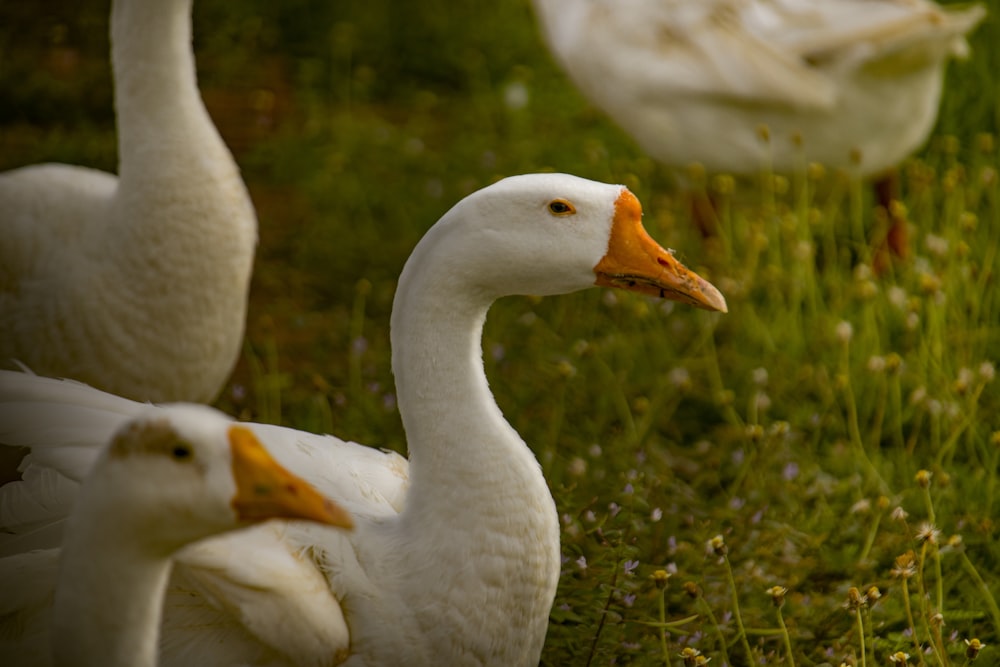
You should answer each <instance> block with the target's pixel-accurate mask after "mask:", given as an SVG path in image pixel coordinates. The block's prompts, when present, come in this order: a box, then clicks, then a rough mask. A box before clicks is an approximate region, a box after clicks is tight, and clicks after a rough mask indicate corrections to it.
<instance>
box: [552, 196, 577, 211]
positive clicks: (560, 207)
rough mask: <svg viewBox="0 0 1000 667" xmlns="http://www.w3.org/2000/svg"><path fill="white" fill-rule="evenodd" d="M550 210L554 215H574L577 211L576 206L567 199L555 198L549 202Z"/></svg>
mask: <svg viewBox="0 0 1000 667" xmlns="http://www.w3.org/2000/svg"><path fill="white" fill-rule="evenodd" d="M549 212H550V213H552V215H573V214H574V213H576V207H575V206H573V205H572V204H570V203H569V202H568V201H566V200H565V199H553V200H552V201H550V202H549Z"/></svg>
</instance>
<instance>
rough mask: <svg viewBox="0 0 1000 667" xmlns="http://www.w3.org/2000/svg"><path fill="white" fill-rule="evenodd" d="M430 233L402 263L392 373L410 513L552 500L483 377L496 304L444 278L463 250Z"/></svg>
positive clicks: (453, 277)
mask: <svg viewBox="0 0 1000 667" xmlns="http://www.w3.org/2000/svg"><path fill="white" fill-rule="evenodd" d="M435 231H436V230H432V231H431V232H430V233H428V234H427V236H426V237H425V239H424V241H422V242H421V243H420V244H419V245H418V247H417V249H416V250H415V251H414V253H413V254H412V256H411V258H410V260H409V261H408V262H407V264H406V267H405V268H404V270H403V273H402V275H401V277H400V280H399V287H398V289H397V293H396V298H395V302H394V304H393V312H392V327H391V338H392V341H391V342H392V355H393V364H392V365H393V372H394V374H395V379H396V391H397V395H398V396H397V399H398V402H399V411H400V415H401V417H402V420H403V427H404V428H405V430H406V436H407V442H408V443H409V450H410V451H409V460H410V480H411V490H410V493H409V496H408V499H407V508H408V511H409V510H412V512H410V513H411V514H420V513H422V512H424V511H427V512H439V511H441V510H442V509H443V508H441V507H437V506H436V505H438V504H441V503H443V504H444V505H446V506H453V502H457V501H458V500H459V499H458V498H447V497H445V496H444V493H445V492H446V491H447V492H448V493H450V494H456V495H457V494H463V495H469V496H471V497H473V498H475V499H476V500H479V499H480V497H482V496H492V495H493V494H495V493H497V492H502V490H503V489H508V490H509V489H510V488H511V484H513V485H515V486H517V487H529V488H530V489H531V491H532V492H533V493H536V494H540V495H544V496H545V497H546V498H548V488H547V486H546V484H545V481H544V478H543V477H542V475H541V472H540V470H539V467H538V464H537V462H536V460H535V458H534V456H533V455H532V454H531V451H530V450H529V449H528V447H527V446H526V445H525V444H524V442H523V441H522V440H521V438H520V436H519V435H518V434H517V432H516V431H514V429H513V428H512V427H511V426H510V425H509V424H508V423H507V421H506V420H505V419H504V417H503V415H502V414H501V412H500V409H499V408H498V407H497V405H496V402H495V400H494V398H493V394H492V393H491V392H490V389H489V385H488V383H487V379H486V374H485V372H484V369H483V361H482V341H481V339H482V329H483V324H484V322H485V320H486V312H487V310H488V309H489V307H490V305H491V303H492V300H493V299H492V297H490V296H488V295H486V294H485V293H483V292H481V291H480V290H478V289H476V288H475V287H474V286H471V285H470V284H468V283H467V282H465V281H463V280H462V279H461V278H459V276H461V275H463V273H465V272H463V271H461V270H458V271H454V272H452V271H450V270H449V268H448V267H449V265H451V264H452V263H453V261H454V260H455V258H456V257H457V256H460V255H461V252H462V251H461V249H460V248H454V247H453V246H450V245H448V242H449V241H450V240H451V238H449V236H448V235H445V234H435ZM442 242H443V243H442ZM459 261H460V260H459ZM484 471H485V472H486V473H487V474H486V475H484ZM483 477H486V478H487V479H481V478H483ZM466 500H467V499H466ZM433 516H435V517H438V516H440V515H439V514H434V515H433ZM435 521H438V519H437V518H435Z"/></svg>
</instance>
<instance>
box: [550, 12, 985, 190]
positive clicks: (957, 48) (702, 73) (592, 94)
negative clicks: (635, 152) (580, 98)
mask: <svg viewBox="0 0 1000 667" xmlns="http://www.w3.org/2000/svg"><path fill="white" fill-rule="evenodd" d="M534 4H535V8H536V12H537V15H538V18H539V20H540V22H541V25H542V28H543V33H544V36H545V38H546V40H547V42H548V44H549V47H550V48H551V50H552V53H553V54H554V55H555V57H556V59H557V60H558V61H559V63H560V64H561V65H562V66H563V67H564V69H565V70H566V72H567V73H568V74H569V76H570V78H571V79H572V80H573V81H574V82H575V83H576V85H577V86H579V88H580V89H581V90H582V91H583V93H584V94H585V95H586V96H587V97H588V98H589V99H590V101H591V102H593V103H594V104H595V105H596V106H598V107H599V108H601V109H602V110H603V111H604V112H606V113H607V114H608V115H609V116H611V117H612V118H613V119H614V120H615V121H617V122H618V123H619V124H620V125H621V126H622V127H623V128H624V129H625V130H626V131H627V132H629V133H630V134H631V135H632V136H633V137H634V138H635V139H636V141H637V142H638V143H639V145H640V146H641V147H642V148H643V150H645V151H646V152H647V153H649V154H650V155H651V156H652V157H654V158H656V159H657V160H660V161H661V162H663V163H664V164H666V165H668V166H671V167H686V166H688V165H689V164H692V163H700V164H701V165H703V166H704V167H705V168H706V169H708V170H709V171H717V172H718V171H721V172H728V173H736V174H752V173H756V172H757V171H759V170H761V169H765V168H772V167H773V169H774V170H775V171H777V172H785V173H789V172H792V171H793V170H797V169H801V168H802V167H804V166H805V165H806V163H808V162H819V163H822V164H825V165H827V166H829V167H833V168H839V169H844V170H847V171H849V172H851V173H853V174H856V175H859V176H872V175H878V174H880V173H881V172H884V171H885V170H887V169H889V168H891V167H894V166H895V165H897V164H898V163H899V162H901V161H902V160H903V159H904V158H905V157H906V156H908V155H909V154H910V153H912V152H913V151H915V150H916V149H918V148H919V147H920V146H921V145H922V144H923V142H924V141H925V140H926V139H927V136H928V134H929V133H930V131H931V129H932V128H933V126H934V122H935V120H936V117H937V109H938V102H939V100H940V96H941V88H942V81H943V77H944V69H945V64H946V61H947V60H948V58H949V57H951V56H955V55H964V54H965V52H966V50H967V48H968V46H967V44H966V42H965V39H964V36H965V35H966V34H967V33H969V32H970V31H971V30H972V29H973V28H974V27H975V26H976V25H977V24H978V23H979V22H980V21H981V20H982V18H983V16H984V15H985V13H986V12H985V9H984V8H983V7H982V6H981V5H972V6H966V7H963V8H958V7H941V6H938V5H937V4H935V3H933V2H930V1H929V0H534ZM762 128H766V130H767V134H768V136H769V139H768V140H767V141H764V140H763V139H762Z"/></svg>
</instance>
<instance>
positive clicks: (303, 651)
mask: <svg viewBox="0 0 1000 667" xmlns="http://www.w3.org/2000/svg"><path fill="white" fill-rule="evenodd" d="M595 284H597V285H603V286H609V287H621V288H624V289H630V290H633V291H638V292H640V293H644V294H649V295H653V296H657V297H665V298H672V299H675V300H678V301H683V302H687V303H691V304H693V305H696V306H700V307H703V308H707V309H712V310H721V311H725V309H726V306H725V301H724V299H723V298H722V296H721V295H720V294H719V293H718V291H717V290H716V289H715V288H714V287H712V286H711V285H710V284H709V283H707V282H706V281H704V280H703V279H701V278H700V277H698V276H697V275H696V274H694V273H692V272H691V271H689V270H688V269H686V268H685V267H684V266H682V265H681V264H680V263H679V262H677V260H676V259H674V257H673V255H672V254H671V253H670V252H668V251H666V250H664V249H663V248H661V247H660V246H659V245H657V244H656V243H655V242H654V241H653V240H652V239H651V238H650V237H649V236H648V235H647V234H646V233H645V231H644V230H643V228H642V225H641V208H640V206H639V203H638V201H637V200H636V199H635V197H634V196H633V195H632V194H631V193H630V192H629V191H628V190H627V189H626V188H624V187H623V186H619V185H608V184H604V183H596V182H593V181H587V180H584V179H580V178H576V177H573V176H567V175H564V174H540V175H529V176H516V177H511V178H508V179H504V180H502V181H500V182H498V183H496V184H494V185H492V186H489V187H487V188H484V189H482V190H480V191H478V192H476V193H473V194H472V195H470V196H468V197H466V198H465V199H464V200H462V201H461V202H459V203H458V204H457V205H456V206H454V207H453V208H452V209H451V210H450V211H449V212H448V213H446V214H445V215H444V217H443V218H442V219H441V220H440V221H439V222H438V223H437V224H436V225H435V226H434V227H433V228H432V229H431V230H430V231H429V232H428V233H427V234H426V235H425V236H424V238H423V239H422V240H421V241H420V243H419V244H418V245H417V247H416V249H415V250H414V252H413V254H412V255H411V257H410V259H409V260H408V261H407V263H406V266H405V268H404V270H403V273H402V275H401V277H400V280H399V286H398V288H397V294H396V298H395V301H394V304H393V313H392V320H391V339H392V350H393V351H392V355H393V358H392V363H393V370H394V374H395V379H396V390H397V400H398V405H399V410H400V415H401V417H402V420H403V426H404V427H405V430H406V435H407V444H408V449H409V460H408V461H407V460H405V459H403V458H402V457H399V456H398V455H396V454H390V453H382V452H376V451H374V450H371V449H369V448H366V447H363V446H360V445H357V444H354V443H346V442H342V441H339V440H336V439H334V438H331V437H329V436H316V435H312V434H308V433H302V432H299V431H293V430H291V429H286V428H280V427H275V426H263V425H256V424H246V425H245V427H246V428H248V429H250V430H252V431H253V433H254V434H255V435H256V436H257V437H258V438H259V439H260V440H261V442H263V443H265V444H266V446H267V448H268V450H269V451H270V452H272V454H273V455H274V457H275V458H276V459H277V460H278V461H279V462H280V463H281V464H282V465H283V466H285V467H286V468H288V469H289V470H291V471H292V472H293V473H294V474H296V475H299V476H301V477H302V478H303V479H306V480H307V481H308V482H310V483H311V484H313V485H314V486H315V487H316V488H317V489H319V490H320V492H321V493H323V494H324V495H325V496H327V497H329V498H331V499H332V500H333V501H334V502H336V503H337V504H338V505H339V506H341V507H343V508H345V509H346V510H347V511H348V512H349V513H350V514H351V516H352V517H353V519H354V523H355V530H354V531H353V532H351V533H344V532H343V531H336V530H326V529H324V528H321V527H314V526H308V525H304V524H288V525H280V526H275V525H264V526H261V527H257V528H253V529H251V530H249V531H242V532H241V533H239V534H234V535H232V536H225V537H222V538H214V539H212V540H208V541H204V542H201V543H199V544H198V545H195V546H194V547H192V548H189V549H187V550H185V552H183V553H182V554H181V555H180V556H179V557H178V562H177V566H176V567H175V570H174V576H173V579H172V580H171V584H170V588H169V590H168V593H167V598H166V603H165V612H164V621H163V628H162V634H163V640H162V643H161V655H160V658H161V664H162V665H184V664H192V661H195V660H198V661H200V662H202V663H205V664H213V665H236V664H252V665H262V664H269V665H329V664H331V662H332V663H333V664H344V665H350V666H351V667H358V666H362V665H364V666H374V665H397V664H407V665H418V666H419V665H441V664H448V665H497V666H500V665H504V666H511V665H536V664H537V662H538V659H539V655H540V653H541V649H542V644H543V642H544V638H545V631H546V627H547V623H548V616H549V611H550V607H551V604H552V600H553V598H554V595H555V589H556V584H557V581H558V575H559V569H560V558H559V555H560V554H559V524H558V520H557V515H556V508H555V504H554V502H553V499H552V496H551V494H550V492H549V490H548V487H547V485H546V483H545V480H544V478H543V476H542V473H541V470H540V467H539V465H538V463H537V461H536V460H535V458H534V456H533V454H532V453H531V450H530V449H529V448H528V447H527V445H526V444H525V443H524V442H523V441H522V440H521V438H520V437H519V436H518V434H517V433H516V432H515V431H514V429H513V428H512V427H511V426H510V425H509V424H508V423H507V421H506V420H505V419H504V417H503V415H502V414H501V412H500V410H499V408H498V407H497V405H496V403H495V401H494V400H493V397H492V395H491V393H490V391H489V387H488V385H487V381H486V376H485V373H484V370H483V364H482V354H481V341H480V338H481V333H482V326H483V323H484V320H485V318H486V313H487V310H488V309H489V306H490V305H491V304H492V302H493V301H494V300H496V299H498V298H501V297H503V296H505V295H510V294H536V295H552V294H562V293H566V292H571V291H576V290H581V289H585V288H587V287H590V286H593V285H595ZM139 409H140V406H138V404H135V403H132V402H130V401H127V400H124V399H121V398H117V397H114V396H109V395H107V394H104V393H102V392H98V391H96V390H93V389H90V388H87V387H84V386H82V385H79V384H76V383H69V382H65V381H58V380H51V379H46V378H40V377H34V376H31V375H27V374H18V373H3V374H0V425H5V426H3V427H0V441H2V442H6V443H8V444H19V445H24V446H30V447H32V453H31V461H30V463H29V466H28V469H27V470H26V477H25V479H26V481H24V482H20V483H14V484H12V485H7V486H6V487H3V488H0V510H4V509H5V508H11V509H10V510H9V511H2V512H0V518H3V521H2V522H0V523H3V527H4V528H6V529H7V530H8V531H9V532H10V531H16V532H19V533H21V534H20V535H16V536H14V537H11V538H9V539H7V540H6V541H4V540H0V550H7V552H8V553H9V552H10V551H12V550H13V551H19V552H24V551H25V550H26V549H28V548H34V547H37V546H40V545H39V544H38V541H39V540H46V539H49V540H51V539H55V533H57V532H58V521H59V518H60V515H61V514H64V513H65V512H66V507H67V506H71V505H72V503H73V497H74V495H75V493H76V491H75V483H74V482H73V481H72V479H73V478H75V477H79V476H81V475H82V474H84V473H85V471H86V470H87V469H88V468H89V466H90V465H92V463H91V462H90V460H89V459H90V457H91V455H90V451H91V446H90V444H89V440H90V437H89V435H90V433H94V434H97V433H99V432H102V433H103V432H106V431H108V430H110V429H113V428H114V425H115V424H117V423H120V422H121V421H123V420H124V419H126V418H127V416H128V415H129V414H130V413H132V412H134V411H136V410H139ZM41 415H47V417H45V418H41ZM57 416H58V417H57ZM32 467H35V468H37V469H38V470H37V472H39V473H44V477H45V481H46V482H48V483H41V482H39V481H38V479H37V478H36V477H31V479H32V480H34V481H28V480H29V475H27V473H28V472H31V469H32ZM57 478H58V479H62V481H63V482H64V483H61V484H60V483H55V482H53V481H52V480H53V479H57ZM63 478H66V479H63ZM53 527H55V528H56V531H55V533H53V532H50V531H51V529H53ZM32 540H34V543H31V542H32ZM29 543H31V546H30V547H29V546H28V545H29ZM244 553H252V554H253V558H252V559H251V558H241V557H240V555H241V554H244ZM17 558H20V556H14V558H13V559H4V560H0V583H2V582H3V581H4V580H5V579H6V577H8V576H12V575H10V574H9V570H8V568H7V566H6V564H7V563H9V562H12V560H14V559H17ZM41 579H44V577H42V578H41ZM45 585H46V583H45V581H40V582H39V586H40V587H42V588H44V587H45ZM8 613H10V612H8ZM16 616H17V610H14V613H13V615H12V616H8V618H15V617H16ZM0 629H2V628H0ZM28 634H30V633H28ZM10 636H11V634H10V633H6V632H0V637H7V638H9V637H10ZM9 641H12V642H13V644H12V645H11V644H8V645H0V656H2V657H3V659H4V660H5V661H6V660H7V656H12V658H11V659H14V656H16V654H17V649H18V648H19V647H18V645H17V644H18V641H24V639H23V638H21V639H15V640H9ZM10 664H23V663H18V662H17V661H16V660H14V661H13V662H10Z"/></svg>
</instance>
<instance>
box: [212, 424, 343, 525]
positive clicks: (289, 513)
mask: <svg viewBox="0 0 1000 667" xmlns="http://www.w3.org/2000/svg"><path fill="white" fill-rule="evenodd" d="M229 446H230V448H231V449H232V452H233V477H234V479H235V480H236V496H235V497H234V498H233V508H234V509H235V510H236V513H237V514H238V515H239V517H240V519H241V520H242V521H250V522H257V521H265V520H267V519H278V518H280V519H305V520H307V521H316V522H318V523H325V524H328V525H330V526H338V527H340V528H348V529H350V528H353V527H354V522H353V521H352V520H351V516H350V515H349V514H348V513H347V510H345V509H343V508H342V507H340V506H338V505H336V504H335V503H333V501H331V500H328V499H326V498H324V497H323V496H321V495H320V494H319V492H317V491H316V490H315V489H314V488H313V487H312V486H310V485H309V483H308V482H306V481H305V480H303V479H300V478H298V477H296V476H295V475H293V474H292V473H290V472H288V471H287V470H285V469H284V468H282V467H281V466H280V465H279V464H278V462H277V461H275V460H274V459H273V458H272V457H271V455H270V454H268V453H267V450H266V449H264V446H263V445H262V444H261V443H260V440H258V439H257V436H256V435H254V433H253V431H251V430H250V429H248V428H245V427H243V426H232V427H230V429H229Z"/></svg>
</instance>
